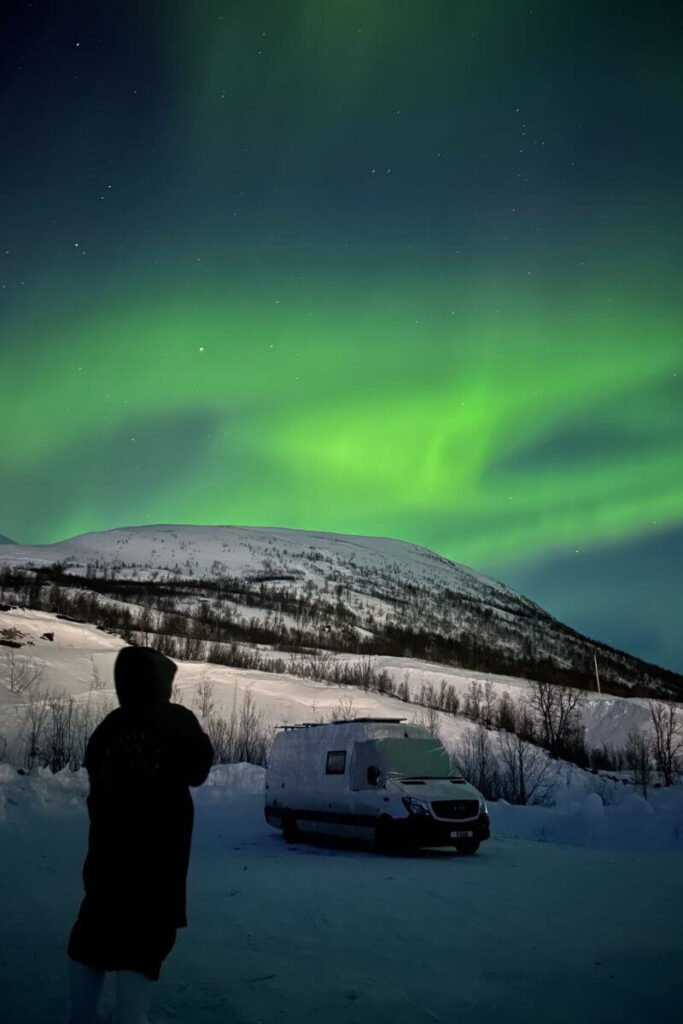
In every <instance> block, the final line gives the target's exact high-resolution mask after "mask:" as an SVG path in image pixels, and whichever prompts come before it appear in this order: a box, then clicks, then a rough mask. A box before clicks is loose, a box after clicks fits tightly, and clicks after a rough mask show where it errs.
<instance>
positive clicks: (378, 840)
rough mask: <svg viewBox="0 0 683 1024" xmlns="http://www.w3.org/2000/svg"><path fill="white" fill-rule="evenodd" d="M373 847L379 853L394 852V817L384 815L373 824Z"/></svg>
mask: <svg viewBox="0 0 683 1024" xmlns="http://www.w3.org/2000/svg"><path fill="white" fill-rule="evenodd" d="M375 849H376V850H377V851H378V852H379V853H394V852H395V850H396V833H395V831H394V819H393V818H390V817H389V816H388V815H384V816H383V817H381V818H380V819H379V821H378V822H377V824H376V825H375Z"/></svg>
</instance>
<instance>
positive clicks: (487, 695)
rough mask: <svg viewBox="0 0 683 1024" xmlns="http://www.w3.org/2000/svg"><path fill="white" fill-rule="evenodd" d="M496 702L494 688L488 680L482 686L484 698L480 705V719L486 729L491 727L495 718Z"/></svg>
mask: <svg viewBox="0 0 683 1024" xmlns="http://www.w3.org/2000/svg"><path fill="white" fill-rule="evenodd" d="M497 704H498V700H497V698H496V688H495V686H494V685H493V683H492V682H491V680H490V679H488V680H487V681H486V683H485V685H484V698H483V701H482V705H481V718H482V722H483V723H484V725H485V726H486V727H487V728H489V729H490V728H491V727H492V726H493V722H494V719H495V717H496V706H497Z"/></svg>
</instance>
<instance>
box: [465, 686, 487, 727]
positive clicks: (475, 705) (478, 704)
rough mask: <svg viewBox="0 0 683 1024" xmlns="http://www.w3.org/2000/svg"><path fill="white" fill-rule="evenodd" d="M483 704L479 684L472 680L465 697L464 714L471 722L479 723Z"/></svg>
mask: <svg viewBox="0 0 683 1024" xmlns="http://www.w3.org/2000/svg"><path fill="white" fill-rule="evenodd" d="M483 703H484V690H483V688H482V685H481V683H478V682H477V681H476V680H472V682H471V683H470V685H469V689H468V691H467V696H466V697H465V714H466V715H467V717H468V718H471V719H472V721H473V722H480V721H481V709H482V704H483Z"/></svg>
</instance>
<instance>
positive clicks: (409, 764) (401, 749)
mask: <svg viewBox="0 0 683 1024" xmlns="http://www.w3.org/2000/svg"><path fill="white" fill-rule="evenodd" d="M372 747H373V748H374V750H373V751H372V753H373V754H374V755H375V756H376V761H375V762H374V763H375V764H376V765H377V767H378V768H379V769H380V771H381V772H382V774H383V775H387V774H388V773H390V772H391V773H394V772H397V773H398V774H399V775H401V776H404V777H406V778H426V777H429V778H432V779H445V778H446V777H447V776H449V775H452V774H456V775H457V774H459V773H458V771H457V770H456V771H455V773H454V772H453V771H452V770H451V764H450V760H449V757H448V754H447V753H446V751H445V750H444V748H443V746H442V745H441V743H439V741H438V740H436V739H433V740H432V739H409V740H406V739H386V740H375V741H374V742H373V743H372Z"/></svg>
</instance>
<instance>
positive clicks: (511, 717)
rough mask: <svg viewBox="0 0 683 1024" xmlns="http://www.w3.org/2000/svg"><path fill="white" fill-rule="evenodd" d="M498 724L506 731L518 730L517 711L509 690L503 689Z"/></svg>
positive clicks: (498, 711)
mask: <svg viewBox="0 0 683 1024" xmlns="http://www.w3.org/2000/svg"><path fill="white" fill-rule="evenodd" d="M496 725H497V727H498V728H499V729H505V731H506V732H517V711H516V708H515V705H514V703H513V701H512V697H511V696H510V694H509V693H508V691H507V690H503V693H502V694H501V698H500V700H499V701H498V709H497V715H496Z"/></svg>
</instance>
